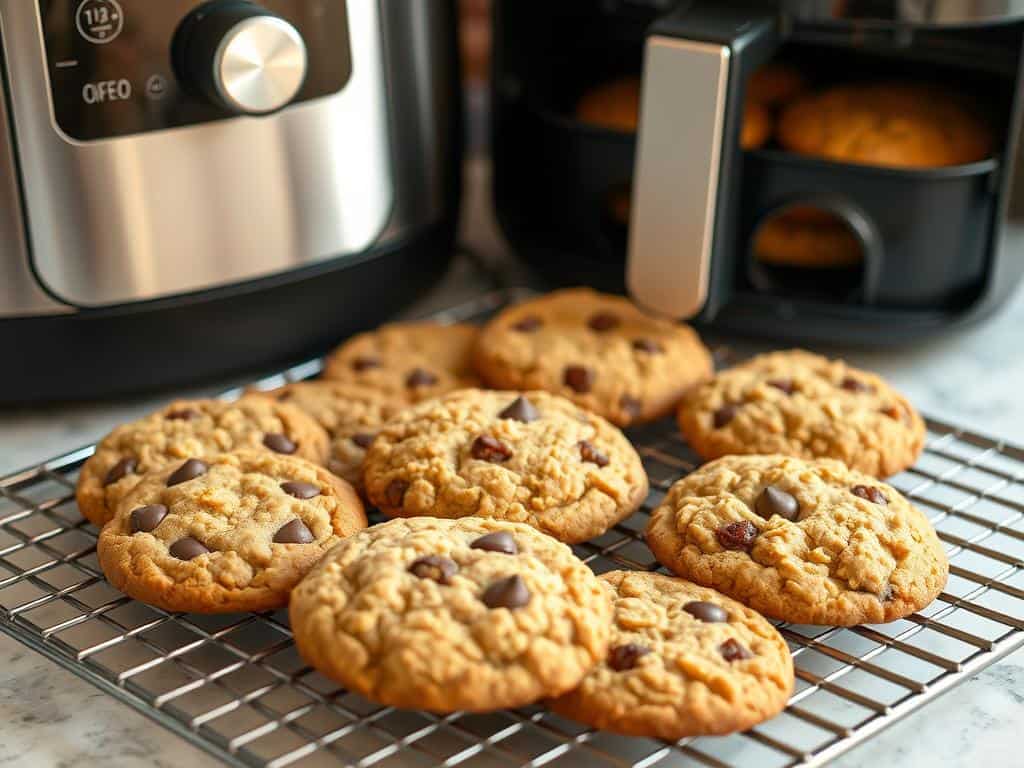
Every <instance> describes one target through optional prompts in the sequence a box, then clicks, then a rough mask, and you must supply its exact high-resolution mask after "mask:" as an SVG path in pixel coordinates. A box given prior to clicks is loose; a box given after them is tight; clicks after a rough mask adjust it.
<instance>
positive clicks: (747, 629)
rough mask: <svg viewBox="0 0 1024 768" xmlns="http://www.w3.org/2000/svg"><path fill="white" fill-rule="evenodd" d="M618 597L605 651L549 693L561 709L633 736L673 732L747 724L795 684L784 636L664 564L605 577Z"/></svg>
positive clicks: (774, 708)
mask: <svg viewBox="0 0 1024 768" xmlns="http://www.w3.org/2000/svg"><path fill="white" fill-rule="evenodd" d="M600 580H601V583H602V584H603V585H604V586H605V587H606V589H607V590H608V592H609V594H610V595H611V598H612V611H613V615H612V633H611V637H610V638H609V641H608V655H607V656H606V657H605V659H604V661H603V662H602V663H600V664H598V665H597V666H596V667H594V669H592V670H591V671H590V673H589V674H588V675H587V676H586V677H585V678H583V682H582V683H580V685H579V687H577V688H576V689H574V690H572V691H570V692H569V693H567V694H565V695H564V696H562V697H560V698H558V699H555V700H553V701H551V702H549V706H550V708H551V709H552V710H553V711H554V712H557V713H558V714H560V715H564V716H565V717H569V718H572V719H573V720H578V721H579V722H581V723H586V724H587V725H590V726H593V727H595V728H600V729H601V730H606V731H614V732H616V733H622V734H625V735H628V736H648V737H652V738H657V739H665V740H667V741H676V740H677V739H681V738H684V737H687V736H702V735H708V734H724V733H731V732H733V731H743V730H746V729H747V728H750V727H751V726H754V725H756V724H757V723H760V722H762V721H763V720H767V719H768V718H770V717H773V716H774V715H776V714H778V713H779V711H780V710H781V709H782V708H783V707H784V706H785V705H786V700H787V699H788V698H789V694H790V691H792V689H793V659H792V657H791V656H790V654H789V648H788V647H787V645H786V641H785V640H783V639H782V637H781V636H780V635H779V633H778V632H777V631H776V630H775V628H774V627H773V626H772V625H771V624H769V623H768V622H767V621H766V620H765V619H764V618H763V617H762V616H760V615H759V614H757V613H755V612H754V611H752V610H750V609H749V608H746V607H745V606H743V605H740V604H739V603H738V602H736V601H735V600H730V599H729V598H728V597H725V596H724V595H722V594H720V593H718V592H716V591H715V590H713V589H707V588H705V587H699V586H697V585H696V584H692V583H691V582H689V581H684V580H682V579H674V578H671V577H669V576H663V575H661V574H659V573H643V572H640V571H612V572H610V573H605V574H603V575H602V576H601V577H600Z"/></svg>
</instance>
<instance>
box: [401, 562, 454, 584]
mask: <svg viewBox="0 0 1024 768" xmlns="http://www.w3.org/2000/svg"><path fill="white" fill-rule="evenodd" d="M458 570H459V566H458V565H456V563H455V561H454V560H449V559H448V558H447V557H441V556H440V555H424V556H423V557H420V558H417V559H415V560H413V561H412V564H411V565H410V566H409V573H412V574H414V575H416V576H419V577H420V578H421V579H430V580H432V581H436V582H437V583H438V584H451V583H452V576H454V575H455V573H456V572H457V571H458Z"/></svg>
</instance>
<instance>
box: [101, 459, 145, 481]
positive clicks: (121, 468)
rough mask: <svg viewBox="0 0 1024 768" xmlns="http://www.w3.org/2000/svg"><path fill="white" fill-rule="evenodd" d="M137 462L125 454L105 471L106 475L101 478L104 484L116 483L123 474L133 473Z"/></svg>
mask: <svg viewBox="0 0 1024 768" xmlns="http://www.w3.org/2000/svg"><path fill="white" fill-rule="evenodd" d="M138 466H139V462H137V461H136V460H135V459H133V458H131V457H130V456H125V457H124V458H123V459H121V460H120V461H119V462H117V464H115V465H114V466H112V467H111V468H110V471H108V472H107V476H106V477H104V478H103V484H104V485H111V484H113V483H116V482H117V481H118V480H120V479H121V478H123V477H124V476H125V475H132V474H135V470H136V469H137V468H138Z"/></svg>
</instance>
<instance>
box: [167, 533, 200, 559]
mask: <svg viewBox="0 0 1024 768" xmlns="http://www.w3.org/2000/svg"><path fill="white" fill-rule="evenodd" d="M169 551H170V553H171V557H176V558H178V559H179V560H191V559H192V558H193V557H199V556H200V555H205V554H206V553H207V552H209V551H210V550H209V549H207V548H206V545H205V544H203V543H202V542H201V541H197V540H196V539H193V538H192V537H191V536H186V537H185V538H183V539H178V540H177V541H176V542H174V543H173V544H171V547H170V550H169Z"/></svg>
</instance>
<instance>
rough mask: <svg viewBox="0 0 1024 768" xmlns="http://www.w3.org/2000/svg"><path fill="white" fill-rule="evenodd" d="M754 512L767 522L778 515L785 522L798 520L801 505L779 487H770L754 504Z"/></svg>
mask: <svg viewBox="0 0 1024 768" xmlns="http://www.w3.org/2000/svg"><path fill="white" fill-rule="evenodd" d="M754 511H755V512H757V514H759V515H760V516H761V517H763V518H764V519H765V520H768V519H770V518H771V517H772V515H778V516H779V517H781V518H783V519H784V520H790V521H792V520H796V519H797V518H798V517H799V516H800V504H799V503H798V502H797V500H796V498H795V497H794V496H793V495H792V494H789V493H786V492H785V491H784V490H782V489H781V488H779V487H778V486H777V485H769V486H767V487H766V488H765V489H764V490H763V491H761V495H760V496H758V497H757V501H755V502H754Z"/></svg>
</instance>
